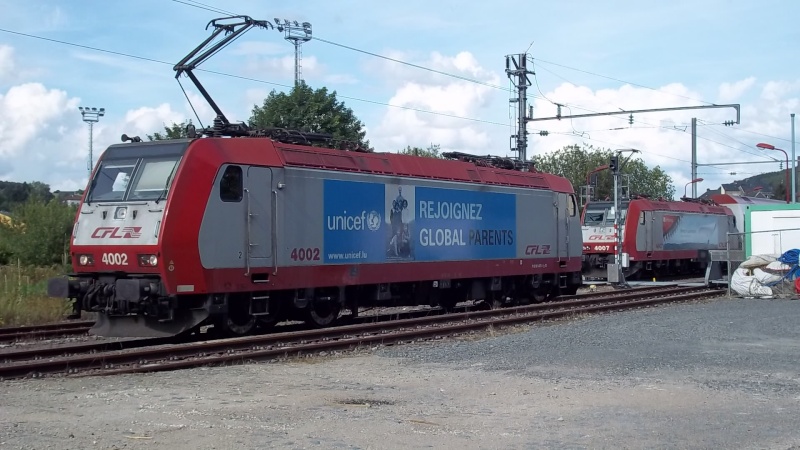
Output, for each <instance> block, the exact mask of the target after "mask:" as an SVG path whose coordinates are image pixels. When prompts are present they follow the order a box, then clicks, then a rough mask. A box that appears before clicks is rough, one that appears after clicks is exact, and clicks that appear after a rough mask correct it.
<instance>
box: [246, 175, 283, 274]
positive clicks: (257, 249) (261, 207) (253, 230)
mask: <svg viewBox="0 0 800 450" xmlns="http://www.w3.org/2000/svg"><path fill="white" fill-rule="evenodd" d="M244 191H245V206H246V209H247V213H246V215H245V222H246V226H245V232H246V235H245V241H244V243H245V245H246V246H247V248H246V250H247V268H248V269H251V268H264V267H271V266H273V265H274V264H273V244H274V242H275V236H274V234H273V233H274V231H276V230H275V229H274V227H273V222H274V221H275V220H276V218H277V217H276V213H277V211H276V207H277V203H276V201H275V199H274V198H273V195H272V169H271V168H269V167H255V166H251V167H248V168H247V179H246V180H245V188H244ZM263 281H266V280H263Z"/></svg>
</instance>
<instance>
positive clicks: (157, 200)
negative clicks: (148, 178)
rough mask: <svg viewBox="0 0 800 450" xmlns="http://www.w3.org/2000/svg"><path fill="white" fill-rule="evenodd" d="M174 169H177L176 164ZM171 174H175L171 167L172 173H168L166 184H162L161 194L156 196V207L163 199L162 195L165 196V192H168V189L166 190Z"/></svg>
mask: <svg viewBox="0 0 800 450" xmlns="http://www.w3.org/2000/svg"><path fill="white" fill-rule="evenodd" d="M175 167H178V164H177V163H176V164H175ZM173 174H175V168H174V167H173V169H172V172H170V173H169V176H168V177H167V182H166V183H164V189H162V190H161V193H160V194H158V198H157V199H156V205H157V204H158V202H160V201H161V199H162V198H163V197H164V194H166V193H167V191H168V190H169V189H167V188H168V187H169V182H170V181H171V180H172V175H173Z"/></svg>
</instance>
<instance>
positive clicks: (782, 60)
mask: <svg viewBox="0 0 800 450" xmlns="http://www.w3.org/2000/svg"><path fill="white" fill-rule="evenodd" d="M204 5H207V6H204ZM207 7H210V8H211V9H215V8H217V9H222V10H226V11H230V12H233V13H236V14H247V15H249V16H251V17H253V18H255V19H264V20H269V21H272V20H273V19H274V18H276V17H277V18H281V19H283V18H286V19H290V20H297V21H299V22H303V21H308V22H310V23H311V24H312V27H313V35H314V37H316V38H318V39H323V40H325V41H330V42H333V43H335V44H341V45H345V46H349V47H353V48H355V49H358V50H364V51H367V52H371V53H376V54H379V55H383V56H387V57H392V58H395V59H399V60H402V61H407V62H410V63H413V64H416V65H419V66H424V67H428V68H432V69H435V70H439V71H442V72H446V73H450V74H456V75H458V76H461V77H466V78H469V79H473V80H479V81H481V82H482V83H483V84H479V83H473V82H470V81H465V80H463V79H459V78H456V77H448V76H444V75H440V74H436V73H433V72H431V71H426V70H422V69H419V68H415V67H410V66H408V65H403V64H398V63H395V62H391V61H388V60H386V59H383V58H379V57H375V56H371V55H368V54H365V53H363V52H359V51H354V50H350V49H346V48H343V47H341V46H340V45H335V44H331V43H329V42H324V41H322V40H312V41H310V42H308V43H306V44H304V45H303V75H304V76H303V78H304V79H305V80H306V82H307V83H309V84H310V85H311V86H312V87H314V88H318V87H322V86H326V87H328V89H330V90H335V91H336V92H337V94H338V95H339V99H340V100H342V101H344V102H345V104H346V105H347V106H348V107H350V108H352V109H353V110H354V112H355V114H356V115H357V117H359V118H360V119H361V120H362V122H363V123H364V124H365V126H366V130H367V138H368V139H369V140H370V143H371V144H372V145H373V147H375V148H376V150H377V151H397V150H398V149H400V148H403V147H405V146H406V145H412V146H423V147H424V146H427V145H430V144H431V143H434V144H440V145H441V147H442V149H444V150H455V151H464V152H469V153H475V154H495V155H509V154H510V152H509V135H510V134H511V133H512V132H513V128H512V122H513V120H514V119H513V117H512V116H511V115H510V108H509V103H508V99H509V97H510V96H511V95H513V94H511V93H510V92H509V91H508V89H509V88H510V87H511V86H510V83H509V79H508V77H507V76H506V74H505V73H504V69H505V55H507V54H512V53H522V52H525V51H526V50H527V51H528V53H529V55H530V56H531V57H532V58H533V61H534V65H533V69H534V71H535V73H536V75H535V76H532V77H531V80H532V81H533V82H534V84H533V86H532V87H531V88H529V90H528V99H529V102H531V103H532V104H533V106H534V111H533V114H534V117H552V116H554V115H555V113H556V107H555V106H554V103H560V104H565V105H567V107H565V108H564V110H563V114H569V113H570V112H572V113H573V114H580V113H586V112H588V111H614V110H619V109H644V108H661V107H673V106H695V105H706V104H709V103H718V104H727V103H739V104H741V107H742V123H741V124H740V125H736V126H734V127H725V126H723V125H721V123H722V122H723V121H725V120H731V119H734V118H735V115H734V112H733V110H729V109H709V110H700V111H689V112H670V113H657V114H656V113H653V114H638V115H635V116H634V120H635V122H634V125H633V126H631V125H629V124H628V122H627V117H626V116H624V115H618V116H610V117H599V118H590V119H575V120H571V121H570V120H562V121H543V122H532V123H531V124H530V125H529V131H531V132H532V133H536V132H537V131H538V130H547V131H549V132H550V135H548V136H546V137H542V136H539V135H537V134H531V136H530V138H529V149H528V154H529V155H531V154H536V153H542V152H551V151H554V150H557V149H559V148H561V147H563V146H564V145H568V144H582V143H586V144H592V145H595V146H600V147H605V148H630V147H633V148H638V149H641V150H642V155H641V156H642V158H643V159H644V160H645V161H646V162H647V163H648V164H649V165H651V166H655V165H660V166H661V167H662V168H664V169H665V170H667V171H668V172H669V173H670V175H671V176H672V178H673V180H674V181H675V185H676V191H677V193H678V195H680V194H682V193H683V188H684V184H685V183H686V182H687V181H688V180H689V178H690V176H689V175H690V166H689V160H690V148H691V147H690V146H691V137H690V134H689V131H690V130H689V128H688V125H689V122H690V119H691V118H692V117H697V118H698V123H699V124H700V126H698V154H699V162H700V163H708V164H710V163H721V162H734V161H742V162H748V163H745V164H742V165H739V166H717V167H706V166H703V167H700V168H699V170H698V172H699V176H701V177H703V178H704V179H705V181H704V182H702V183H701V184H699V187H698V192H702V191H704V190H705V189H706V188H716V187H718V186H719V184H720V183H722V182H729V181H732V180H734V179H741V178H744V177H747V176H750V175H753V174H755V173H758V172H762V171H774V170H778V168H779V165H778V163H776V162H773V163H770V164H752V163H750V162H752V161H773V160H771V159H769V156H773V157H775V158H776V159H779V160H782V159H783V154H781V153H779V152H764V151H761V150H758V149H756V147H755V144H756V143H758V142H768V143H771V144H773V145H776V146H778V147H781V148H784V149H786V150H787V151H791V143H790V116H789V114H790V113H792V112H800V111H798V110H800V107H798V106H800V100H799V99H800V75H799V74H800V71H798V65H800V63H798V62H797V61H798V60H797V57H796V55H797V54H798V42H800V27H798V25H797V19H796V18H797V17H800V15H798V12H800V4H795V3H794V2H778V1H760V2H748V1H715V0H709V1H704V2H689V1H674V2H661V3H655V2H650V3H649V4H647V3H645V2H634V1H606V2H593V1H572V2H560V3H559V2H524V1H510V0H496V1H493V2H472V3H467V2H455V1H450V0H442V1H436V2H432V1H427V2H422V1H415V0H407V1H404V2H383V3H381V4H379V3H376V2H366V1H337V2H330V1H307V2H292V1H272V2H257V1H239V2H236V3H235V5H233V4H232V2H222V1H218V0H199V1H193V0H181V1H180V2H179V1H174V0H159V1H156V0H141V1H116V2H106V1H99V0H85V1H80V2H56V1H47V0H42V1H37V2H15V3H12V4H9V5H6V6H4V10H3V15H2V16H0V29H2V30H5V31H0V179H6V180H14V181H34V180H35V181H44V182H47V183H49V184H50V185H51V187H52V188H53V189H75V188H81V187H83V186H84V185H85V183H86V176H87V171H86V162H87V158H88V129H87V126H86V124H84V123H83V122H82V121H81V117H80V113H79V112H78V109H77V107H78V106H96V107H100V106H102V107H105V108H106V111H107V113H106V116H105V117H103V118H102V119H101V120H100V122H99V123H98V124H96V125H95V128H94V154H95V160H96V157H97V156H98V155H99V154H100V153H101V152H102V150H103V149H104V148H105V147H106V146H108V145H110V144H112V143H116V142H119V136H120V135H121V134H123V133H127V134H129V135H137V134H138V135H140V136H142V137H144V135H145V134H148V133H152V132H154V131H158V130H160V129H162V127H163V126H164V125H165V124H170V123H171V122H172V121H181V120H185V119H189V118H193V119H194V114H193V113H192V111H191V109H190V108H189V107H188V104H187V102H186V100H185V98H184V96H183V93H182V91H181V89H180V87H179V85H178V83H177V81H176V80H175V77H174V71H173V70H172V65H173V64H174V63H175V62H177V61H178V60H179V59H181V58H182V57H183V56H185V55H186V54H187V53H188V52H189V51H190V50H192V49H193V48H194V47H195V46H197V45H198V44H199V43H200V42H201V41H202V40H203V39H205V38H206V37H207V36H208V33H209V31H207V30H205V26H206V24H207V23H208V21H209V20H211V19H214V18H217V17H220V16H222V15H224V14H220V13H216V12H211V11H208V10H207V9H204V8H207ZM234 8H235V9H234ZM793 18H794V19H793ZM9 31H10V32H9ZM12 32H17V33H24V34H28V35H32V36H38V37H40V38H46V39H51V40H57V41H64V42H69V43H73V44H79V45H82V46H87V47H96V48H99V49H104V50H109V51H112V52H119V53H125V54H129V55H135V56H140V57H144V58H149V59H153V60H158V61H163V62H166V63H167V64H162V63H158V62H152V61H147V60H142V59H137V58H131V57H126V56H122V55H117V54H111V53H106V52H101V51H96V50H91V49H88V48H81V47H76V46H70V45H64V44H60V43H57V42H53V41H47V40H42V39H36V38H33V37H29V36H23V35H20V34H15V33H12ZM201 68H202V69H207V70H213V71H218V72H223V73H226V74H231V75H236V76H241V77H247V78H251V79H254V80H259V81H249V80H243V79H237V78H232V77H227V76H221V75H217V74H212V73H207V72H196V74H197V75H198V77H199V78H200V80H201V82H202V83H203V85H204V86H205V87H206V89H208V91H209V92H210V93H211V95H212V97H213V98H214V99H215V101H217V102H218V103H219V104H220V106H221V107H222V108H223V110H224V111H225V113H226V115H227V116H228V118H229V119H231V120H236V121H246V120H247V119H248V118H249V116H250V112H251V109H252V107H253V105H254V104H256V103H258V104H260V103H261V102H262V101H263V99H264V97H265V96H266V95H267V94H268V92H269V91H270V90H272V89H276V90H278V91H285V90H288V89H289V87H290V86H291V85H292V83H293V47H292V45H291V44H290V43H289V42H287V41H285V40H284V39H283V34H282V33H280V32H278V31H276V30H264V29H258V28H256V29H252V30H250V31H248V32H247V33H246V34H245V35H244V36H243V37H241V38H240V39H238V40H237V41H236V42H235V43H234V44H232V45H231V46H229V47H227V48H226V49H224V50H223V51H222V52H220V53H219V54H217V55H216V56H214V57H213V58H211V59H210V60H208V61H207V62H206V63H204V64H203V65H202V66H201ZM576 69H577V70H576ZM182 82H183V86H184V88H186V89H187V91H188V92H189V95H190V98H192V100H193V104H194V106H195V108H197V110H198V113H199V114H200V119H201V120H202V121H203V123H204V124H206V125H207V124H209V123H210V122H211V119H212V118H213V114H212V113H211V110H210V108H209V107H208V105H207V104H206V102H205V101H203V99H202V98H200V97H199V95H198V93H197V91H196V89H194V87H193V85H192V83H191V81H190V80H188V79H187V78H182ZM487 84H488V85H491V86H487ZM492 86H495V87H492ZM387 105H395V106H394V107H393V106H387ZM396 106H403V107H407V108H415V109H419V110H425V111H431V112H434V113H440V114H429V113H422V112H418V111H412V110H409V109H403V108H398V107H396ZM448 115H449V116H448ZM451 116H459V117H461V118H455V117H451ZM468 119H471V120H468ZM194 120H195V122H196V119H194ZM731 172H736V175H731V174H730V173H731ZM576 190H577V187H576Z"/></svg>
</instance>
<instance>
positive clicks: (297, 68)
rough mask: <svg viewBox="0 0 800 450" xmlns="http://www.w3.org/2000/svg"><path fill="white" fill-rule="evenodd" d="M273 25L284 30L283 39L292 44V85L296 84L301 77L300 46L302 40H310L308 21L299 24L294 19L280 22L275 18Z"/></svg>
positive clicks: (301, 53) (301, 52) (301, 54)
mask: <svg viewBox="0 0 800 450" xmlns="http://www.w3.org/2000/svg"><path fill="white" fill-rule="evenodd" d="M275 26H276V28H277V29H278V31H284V32H285V33H286V34H285V35H284V39H286V40H287V41H289V42H291V43H293V44H294V85H295V86H297V84H298V83H300V80H302V79H303V75H302V72H303V70H302V67H301V64H300V60H301V59H302V57H303V51H302V50H301V48H300V46H301V45H302V44H303V43H304V42H308V41H310V40H311V24H310V23H308V22H303V23H302V24H299V23H297V21H296V20H295V21H293V22H290V21H288V20H286V19H283V24H281V20H280V19H277V18H276V19H275Z"/></svg>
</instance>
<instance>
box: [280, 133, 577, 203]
mask: <svg viewBox="0 0 800 450" xmlns="http://www.w3.org/2000/svg"><path fill="white" fill-rule="evenodd" d="M274 146H275V148H276V150H277V151H278V153H279V154H280V156H281V159H282V160H283V162H284V165H286V166H296V167H313V168H320V169H328V170H342V171H352V172H367V173H374V174H376V175H394V176H402V177H412V178H429V179H438V180H448V181H460V182H466V183H478V184H499V185H508V186H517V187H527V188H540V189H548V190H553V191H557V192H565V193H573V192H574V190H573V188H572V184H571V183H570V182H569V180H567V179H566V178H563V177H559V176H557V175H552V174H548V173H541V172H523V171H519V170H510V169H503V168H498V167H487V166H482V165H479V164H476V163H474V162H468V161H459V160H453V159H439V158H430V157H425V156H414V155H403V154H399V153H372V152H370V153H366V152H352V151H343V150H336V149H327V148H319V147H306V146H299V145H288V144H282V143H277V142H275V143H274Z"/></svg>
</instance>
